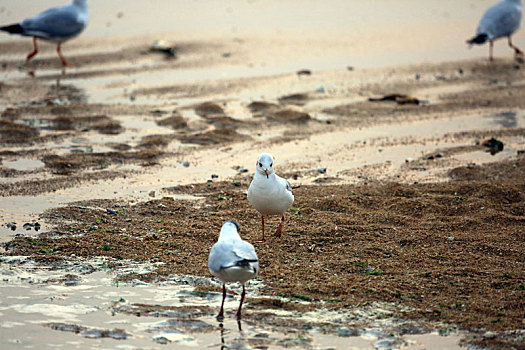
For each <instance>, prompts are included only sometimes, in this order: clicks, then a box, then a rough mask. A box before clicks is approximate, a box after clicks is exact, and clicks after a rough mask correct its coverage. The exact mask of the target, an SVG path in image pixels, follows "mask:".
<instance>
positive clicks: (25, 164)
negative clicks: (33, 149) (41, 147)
mask: <svg viewBox="0 0 525 350" xmlns="http://www.w3.org/2000/svg"><path fill="white" fill-rule="evenodd" d="M3 166H4V167H6V168H9V169H15V170H19V171H28V170H36V169H40V168H43V167H44V166H45V164H44V163H43V162H41V161H39V160H36V159H25V158H21V159H17V160H13V161H9V162H4V163H3Z"/></svg>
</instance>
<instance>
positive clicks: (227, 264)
mask: <svg viewBox="0 0 525 350" xmlns="http://www.w3.org/2000/svg"><path fill="white" fill-rule="evenodd" d="M239 231H240V227H239V224H238V223H237V221H235V220H228V221H226V222H225V223H224V224H223V225H222V228H221V233H220V235H219V240H218V241H217V243H215V244H214V245H213V247H212V248H211V251H210V256H209V258H208V268H209V269H210V272H211V274H212V275H213V276H215V277H217V278H218V279H220V280H221V282H222V303H221V311H219V314H218V315H217V319H218V320H219V321H222V320H223V319H224V299H225V298H226V282H240V283H241V284H242V294H241V302H240V304H239V309H238V310H237V313H236V314H235V315H236V316H237V319H240V318H241V308H242V303H243V301H244V296H245V295H246V289H245V287H244V284H245V283H246V281H248V280H249V279H252V278H254V277H255V276H257V273H258V272H259V259H258V258H257V254H256V253H255V249H254V248H253V246H252V245H251V244H250V243H248V242H246V241H243V240H242V239H241V236H239Z"/></svg>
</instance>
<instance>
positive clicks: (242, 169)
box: [239, 168, 249, 174]
mask: <svg viewBox="0 0 525 350" xmlns="http://www.w3.org/2000/svg"><path fill="white" fill-rule="evenodd" d="M248 171H249V170H248V169H246V168H241V169H239V173H241V174H244V173H247V172H248Z"/></svg>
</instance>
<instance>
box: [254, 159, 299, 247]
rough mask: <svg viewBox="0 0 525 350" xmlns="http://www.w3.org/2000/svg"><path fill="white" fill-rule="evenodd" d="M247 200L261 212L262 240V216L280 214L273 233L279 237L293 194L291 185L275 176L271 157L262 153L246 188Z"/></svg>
mask: <svg viewBox="0 0 525 350" xmlns="http://www.w3.org/2000/svg"><path fill="white" fill-rule="evenodd" d="M248 201H249V202H250V203H251V205H252V206H253V207H254V208H255V209H257V211H258V212H259V213H261V221H262V231H263V237H262V240H263V241H264V240H265V239H264V217H265V216H268V215H281V222H280V223H279V227H278V228H277V231H275V235H276V236H277V237H281V231H282V227H283V222H284V213H285V212H286V211H287V210H288V209H289V208H290V207H291V206H292V204H293V201H294V196H293V193H292V186H290V183H289V182H288V181H286V180H285V179H283V178H281V177H279V176H277V175H276V174H275V172H274V170H273V158H272V156H271V155H269V154H268V153H263V154H261V155H260V156H259V158H258V159H257V165H256V168H255V175H254V176H253V180H252V182H251V184H250V187H249V188H248Z"/></svg>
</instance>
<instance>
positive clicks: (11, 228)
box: [6, 222, 16, 231]
mask: <svg viewBox="0 0 525 350" xmlns="http://www.w3.org/2000/svg"><path fill="white" fill-rule="evenodd" d="M6 226H7V228H8V229H10V230H11V231H16V224H15V223H14V222H13V223H11V222H10V223H8V224H7V225H6Z"/></svg>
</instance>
